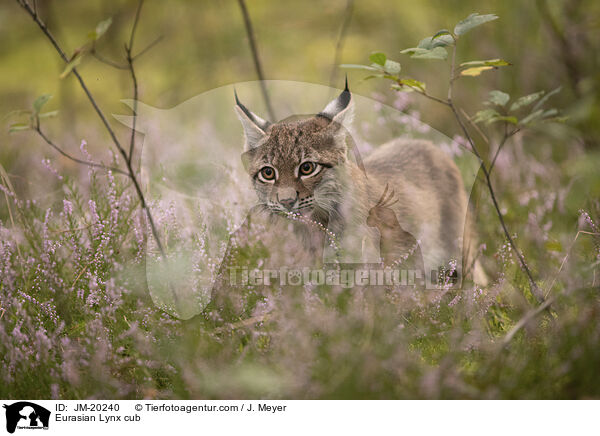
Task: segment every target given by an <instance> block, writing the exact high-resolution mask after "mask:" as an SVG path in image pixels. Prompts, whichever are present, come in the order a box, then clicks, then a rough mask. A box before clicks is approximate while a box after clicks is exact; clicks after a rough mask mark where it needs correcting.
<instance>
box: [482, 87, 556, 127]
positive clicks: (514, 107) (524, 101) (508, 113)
mask: <svg viewBox="0 0 600 436" xmlns="http://www.w3.org/2000/svg"><path fill="white" fill-rule="evenodd" d="M560 89H561V88H557V89H555V90H553V91H551V92H549V93H547V94H546V93H545V91H539V92H534V93H532V94H528V95H524V96H522V97H519V98H518V99H517V100H516V101H515V102H514V103H512V104H511V105H510V108H509V109H506V108H505V106H506V105H507V103H508V102H509V100H510V96H509V95H508V94H507V93H505V92H502V91H498V90H494V91H490V93H489V98H488V100H487V101H485V102H484V103H483V104H484V105H487V106H496V107H497V108H498V110H501V111H502V113H500V112H498V110H496V109H491V108H490V109H483V110H480V111H478V112H477V113H476V114H475V116H474V117H473V121H474V122H475V123H486V124H493V123H497V122H507V123H510V124H514V125H518V126H520V127H525V126H531V125H533V124H535V123H538V122H559V123H560V122H564V121H566V118H565V117H561V116H559V111H558V109H556V108H550V109H546V110H544V109H541V106H542V105H543V104H545V103H546V102H547V101H548V99H549V98H550V97H551V96H553V95H555V94H557V93H558V92H560ZM542 96H543V98H542ZM535 101H538V103H537V104H536V105H535V106H534V107H533V108H532V109H531V110H530V111H529V112H528V113H525V114H524V115H523V114H522V112H523V109H526V108H527V107H528V106H530V105H531V104H533V103H534V102H535Z"/></svg>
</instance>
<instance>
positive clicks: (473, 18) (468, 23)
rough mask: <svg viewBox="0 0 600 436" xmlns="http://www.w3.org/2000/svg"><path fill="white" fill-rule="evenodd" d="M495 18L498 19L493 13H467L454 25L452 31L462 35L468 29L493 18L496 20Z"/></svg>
mask: <svg viewBox="0 0 600 436" xmlns="http://www.w3.org/2000/svg"><path fill="white" fill-rule="evenodd" d="M497 19H498V16H497V15H494V14H489V15H479V14H478V13H474V14H471V15H469V16H468V17H467V18H465V19H464V20H462V21H460V22H459V23H458V24H457V25H456V26H455V27H454V33H455V34H456V35H464V34H465V33H467V32H468V31H469V30H471V29H473V28H474V27H477V26H480V25H481V24H484V23H487V22H488V21H493V20H497Z"/></svg>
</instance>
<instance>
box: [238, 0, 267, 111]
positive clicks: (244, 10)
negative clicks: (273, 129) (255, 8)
mask: <svg viewBox="0 0 600 436" xmlns="http://www.w3.org/2000/svg"><path fill="white" fill-rule="evenodd" d="M238 3H239V5H240V9H241V11H242V16H243V17H244V25H245V26H246V34H247V35H248V42H249V43H250V50H251V51H252V58H253V59H254V67H255V68H256V74H257V76H258V80H259V81H260V89H261V91H262V95H263V98H264V100H265V106H266V107H267V112H268V113H269V118H271V121H276V118H275V112H274V111H273V106H272V105H271V99H270V98H269V93H268V92H267V85H266V84H265V75H264V73H263V69H262V64H261V62H260V58H259V56H258V48H257V46H256V38H255V36H254V29H253V28H252V21H251V20H250V14H248V8H247V7H246V2H245V1H244V0H238Z"/></svg>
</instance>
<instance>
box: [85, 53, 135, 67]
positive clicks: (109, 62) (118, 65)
mask: <svg viewBox="0 0 600 436" xmlns="http://www.w3.org/2000/svg"><path fill="white" fill-rule="evenodd" d="M90 54H91V55H92V56H94V57H95V58H96V60H98V61H100V62H102V63H103V64H106V65H109V66H111V67H113V68H117V69H119V70H127V69H129V66H127V65H122V64H118V63H116V62H114V61H111V60H110V59H106V58H105V57H103V56H102V55H100V53H98V52H97V51H96V48H92V50H91V51H90Z"/></svg>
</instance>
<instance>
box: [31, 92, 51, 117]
mask: <svg viewBox="0 0 600 436" xmlns="http://www.w3.org/2000/svg"><path fill="white" fill-rule="evenodd" d="M51 98H52V96H51V95H50V94H42V95H40V96H39V97H38V98H36V99H35V101H34V102H33V112H34V113H35V114H38V113H40V110H42V107H43V106H44V105H45V104H46V103H48V100H50V99H51Z"/></svg>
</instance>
